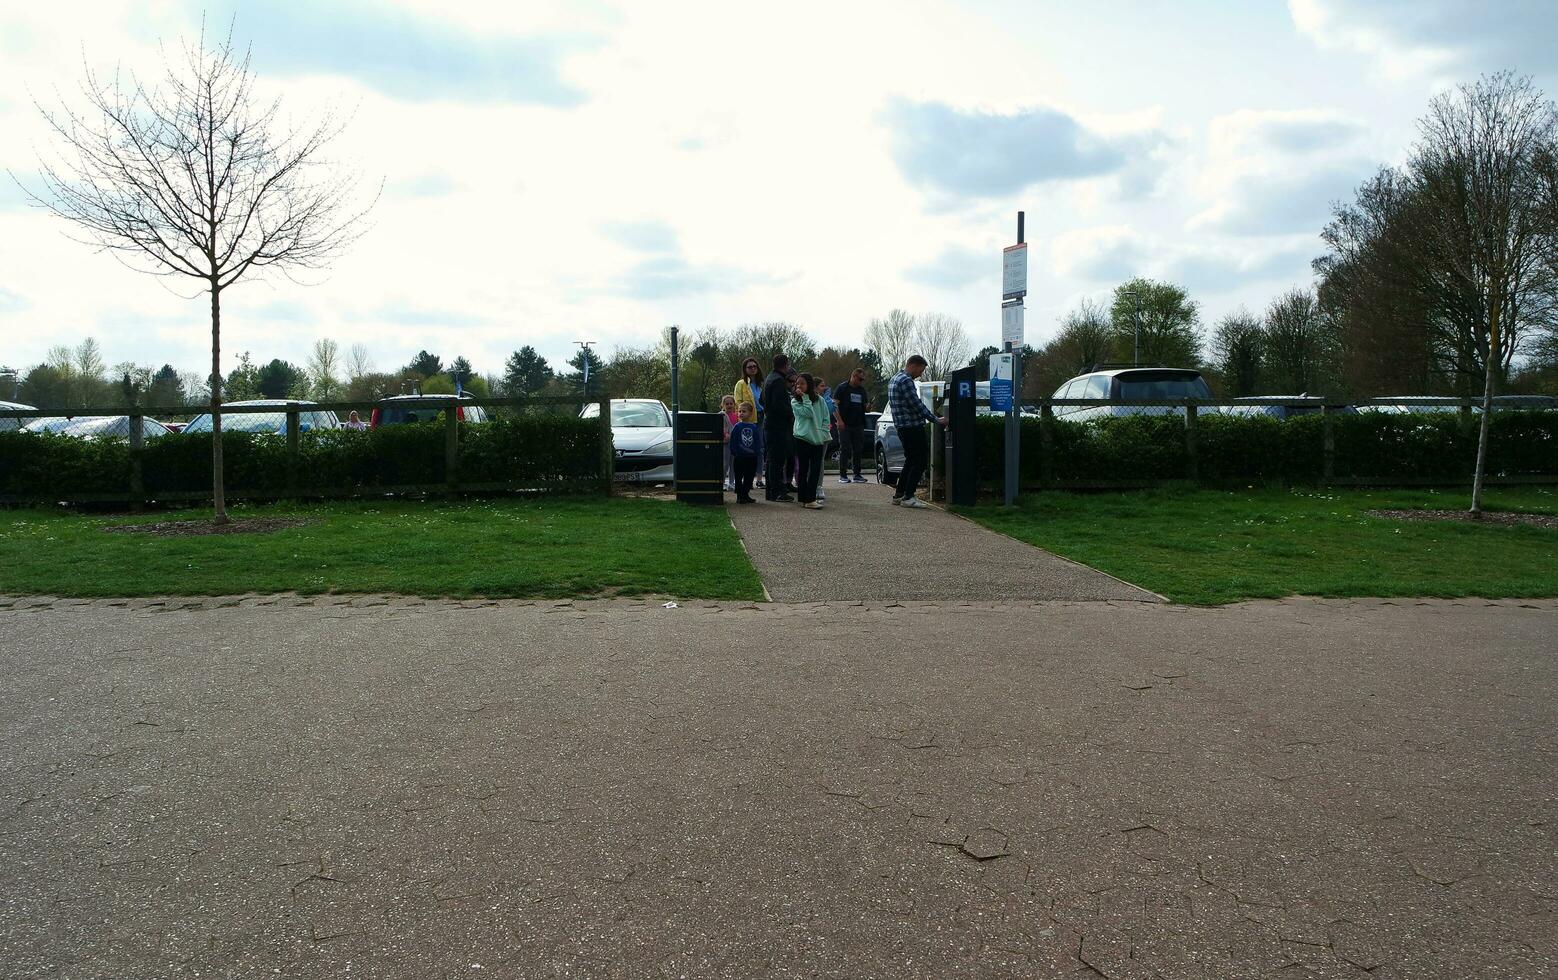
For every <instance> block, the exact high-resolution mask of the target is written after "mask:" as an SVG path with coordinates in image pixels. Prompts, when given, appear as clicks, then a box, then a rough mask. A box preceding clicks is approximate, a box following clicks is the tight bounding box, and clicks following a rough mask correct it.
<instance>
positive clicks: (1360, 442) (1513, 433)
mask: <svg viewBox="0 0 1558 980" xmlns="http://www.w3.org/2000/svg"><path fill="white" fill-rule="evenodd" d="M1476 421H1477V420H1476V418H1475V417H1474V418H1472V419H1471V420H1470V422H1469V424H1468V422H1466V421H1463V420H1462V419H1461V417H1460V416H1458V415H1455V414H1451V413H1438V414H1431V413H1415V414H1411V413H1409V414H1401V415H1388V414H1382V413H1362V414H1357V415H1340V414H1339V415H1337V416H1335V418H1334V420H1333V424H1334V431H1335V438H1336V456H1335V476H1336V478H1337V479H1340V480H1348V479H1359V480H1372V481H1379V482H1381V483H1388V482H1390V481H1392V480H1400V481H1419V480H1444V481H1446V482H1450V483H1454V482H1461V481H1465V480H1469V479H1470V476H1471V471H1472V467H1473V466H1474V465H1475V462H1476V458H1477V425H1476ZM1196 422H1197V428H1196V445H1197V451H1196V461H1197V464H1198V469H1199V473H1198V475H1199V478H1200V480H1201V482H1203V483H1212V484H1234V483H1246V484H1266V483H1288V484H1312V483H1319V482H1321V481H1322V479H1323V477H1324V473H1325V455H1324V428H1323V427H1324V420H1323V419H1322V418H1321V417H1320V416H1319V415H1318V414H1316V415H1303V416H1299V417H1297V418H1293V419H1289V420H1287V421H1281V420H1278V419H1275V418H1272V417H1270V416H1265V415H1258V416H1236V415H1219V414H1212V413H1203V414H1201V415H1198V416H1197V419H1196ZM1042 424H1043V423H1041V422H1040V420H1038V419H1023V421H1022V460H1021V479H1022V482H1023V484H1024V485H1026V486H1037V485H1039V484H1040V483H1042V482H1043V475H1044V469H1045V467H1044V465H1043V463H1044V460H1043V456H1042V454H1041V452H1040V446H1041V445H1042V442H1041V439H1040V426H1041V425H1042ZM979 426H980V441H979V470H980V476H981V478H982V479H983V480H984V481H986V482H987V483H990V484H995V483H999V482H1000V480H1001V474H1002V461H1003V458H1004V450H1003V445H1004V439H1003V431H1004V427H1005V422H1004V420H1002V419H1000V418H993V417H984V418H981V419H980V420H979ZM1050 426H1051V428H1050V443H1049V445H1050V451H1049V454H1048V456H1049V460H1050V463H1051V465H1050V466H1049V467H1048V470H1049V472H1048V474H1047V476H1048V479H1049V480H1050V481H1052V482H1056V483H1062V484H1066V483H1071V484H1087V483H1116V484H1118V483H1151V482H1158V481H1163V480H1188V479H1190V478H1191V475H1192V472H1191V465H1190V455H1189V451H1188V448H1187V445H1186V442H1185V419H1184V417H1183V416H1180V415H1127V416H1120V417H1115V418H1103V419H1099V420H1097V421H1094V422H1067V421H1065V420H1063V419H1056V420H1054V421H1052V422H1051V423H1050ZM1489 440H1490V441H1489V449H1488V473H1489V474H1490V475H1493V476H1551V477H1554V479H1558V412H1504V413H1500V414H1497V415H1495V416H1494V417H1493V427H1492V431H1491V433H1490V436H1489Z"/></svg>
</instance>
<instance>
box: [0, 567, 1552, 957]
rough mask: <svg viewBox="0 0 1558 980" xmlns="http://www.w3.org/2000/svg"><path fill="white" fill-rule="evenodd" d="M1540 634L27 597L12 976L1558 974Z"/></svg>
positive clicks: (8, 801)
mask: <svg viewBox="0 0 1558 980" xmlns="http://www.w3.org/2000/svg"><path fill="white" fill-rule="evenodd" d="M1554 637H1558V603H1553V602H1482V601H1468V602H1460V603H1454V602H1423V603H1412V602H1389V601H1346V602H1344V601H1334V602H1332V601H1317V600H1293V601H1287V602H1280V603H1255V604H1248V605H1243V606H1234V607H1227V608H1220V609H1188V608H1183V607H1177V606H1172V605H1167V604H1159V603H1143V602H1118V603H1054V602H1051V603H1007V604H1004V605H1003V604H997V603H989V602H986V603H975V602H969V603H956V602H949V603H939V604H936V603H921V602H910V603H905V604H894V603H882V602H877V603H843V602H835V603H800V604H761V605H752V604H726V605H724V606H720V605H715V604H704V603H694V604H683V605H681V606H680V607H678V608H675V609H665V608H662V607H661V606H660V605H659V604H658V603H655V602H647V601H639V602H632V601H625V600H619V601H608V602H598V603H583V602H579V603H558V604H549V603H543V604H527V603H511V602H466V603H452V602H451V603H441V602H422V601H418V600H406V599H399V598H387V597H328V598H319V599H298V598H295V597H264V598H243V599H239V598H233V599H227V600H211V599H194V600H168V601H158V600H119V601H116V602H103V601H95V602H65V601H49V600H47V599H24V600H9V599H0V669H3V670H4V673H5V677H6V680H5V683H4V684H3V685H0V763H3V764H0V893H3V894H0V976H3V977H5V978H7V980H12V978H22V977H71V978H75V977H92V978H96V977H104V978H107V977H113V978H144V977H195V976H200V977H259V976H287V977H342V976H364V977H527V978H528V977H659V976H665V977H882V978H900V977H927V978H929V977H936V978H949V977H1012V976H1016V977H1053V976H1081V977H1095V978H1096V977H1108V978H1146V977H1164V978H1182V977H1196V978H1226V977H1271V976H1275V977H1285V978H1299V977H1357V978H1368V977H1374V978H1406V977H1414V978H1415V977H1455V978H1461V977H1500V978H1505V977H1519V978H1540V977H1549V976H1554V975H1558V917H1555V910H1554V907H1555V902H1558V882H1555V866H1558V859H1555V853H1558V848H1555V833H1554V832H1555V829H1558V814H1555V812H1554V811H1555V802H1554V801H1555V797H1558V777H1555V773H1558V766H1555V762H1558V752H1555V750H1558V734H1555V732H1558V724H1555V723H1558V668H1555V662H1554V661H1555V656H1558V642H1555V640H1554Z"/></svg>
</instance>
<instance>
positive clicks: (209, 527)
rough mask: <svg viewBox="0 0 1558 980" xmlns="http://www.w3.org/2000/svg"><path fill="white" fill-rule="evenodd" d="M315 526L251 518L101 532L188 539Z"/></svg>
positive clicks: (299, 519)
mask: <svg viewBox="0 0 1558 980" xmlns="http://www.w3.org/2000/svg"><path fill="white" fill-rule="evenodd" d="M313 523H315V522H314V521H313V520H310V519H309V518H306V517H251V518H248V519H247V520H245V519H239V520H235V521H230V522H228V523H226V524H217V523H215V522H214V521H155V522H153V523H150V524H111V525H109V526H108V527H105V528H103V530H105V531H113V532H115V533H118V534H157V535H162V536H164V537H188V536H191V535H202V534H274V533H275V532H277V531H285V530H287V529H289V528H294V527H303V526H305V525H307V524H313Z"/></svg>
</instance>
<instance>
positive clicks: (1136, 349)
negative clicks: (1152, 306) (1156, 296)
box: [1131, 289, 1141, 367]
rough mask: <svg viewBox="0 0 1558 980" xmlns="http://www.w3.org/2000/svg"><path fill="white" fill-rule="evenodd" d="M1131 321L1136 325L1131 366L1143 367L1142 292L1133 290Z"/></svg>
mask: <svg viewBox="0 0 1558 980" xmlns="http://www.w3.org/2000/svg"><path fill="white" fill-rule="evenodd" d="M1131 306H1132V308H1133V309H1134V311H1135V312H1134V313H1132V314H1131V323H1132V324H1133V326H1134V327H1135V329H1134V331H1133V332H1134V334H1135V338H1136V339H1135V343H1134V344H1133V345H1132V347H1131V367H1141V293H1139V292H1137V291H1136V290H1134V289H1133V290H1131Z"/></svg>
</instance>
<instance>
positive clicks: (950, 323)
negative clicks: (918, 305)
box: [913, 313, 974, 378]
mask: <svg viewBox="0 0 1558 980" xmlns="http://www.w3.org/2000/svg"><path fill="white" fill-rule="evenodd" d="M913 347H914V348H915V350H914V352H915V353H918V354H920V355H921V356H923V357H924V358H925V360H926V361H927V362H928V364H927V367H926V371H927V372H928V373H929V376H930V377H932V378H945V377H946V376H947V375H948V374H950V373H951V372H952V371H953V370H954V369H956V368H960V367H962V366H963V365H965V364H967V363H968V358H969V354H970V352H971V351H973V349H974V342H973V341H972V340H970V339H969V336H968V331H967V330H964V329H963V321H961V320H959V319H958V318H957V317H955V316H948V315H947V314H945V313H921V314H920V315H919V316H917V317H915V323H914V341H913Z"/></svg>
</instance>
